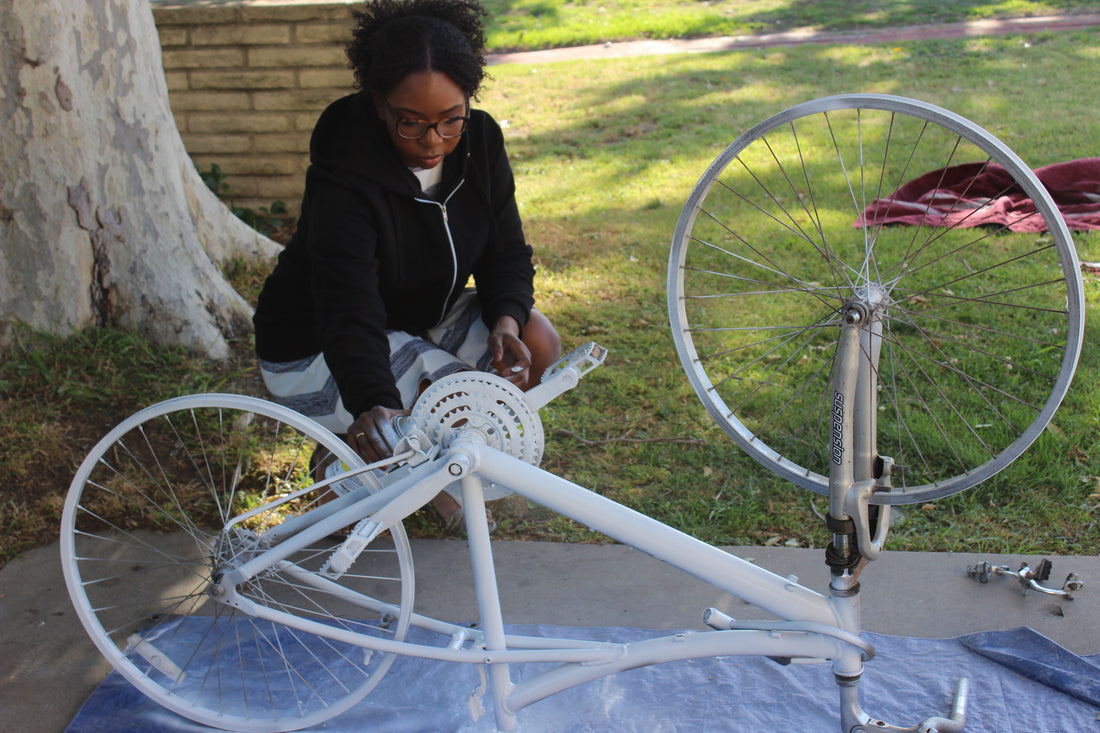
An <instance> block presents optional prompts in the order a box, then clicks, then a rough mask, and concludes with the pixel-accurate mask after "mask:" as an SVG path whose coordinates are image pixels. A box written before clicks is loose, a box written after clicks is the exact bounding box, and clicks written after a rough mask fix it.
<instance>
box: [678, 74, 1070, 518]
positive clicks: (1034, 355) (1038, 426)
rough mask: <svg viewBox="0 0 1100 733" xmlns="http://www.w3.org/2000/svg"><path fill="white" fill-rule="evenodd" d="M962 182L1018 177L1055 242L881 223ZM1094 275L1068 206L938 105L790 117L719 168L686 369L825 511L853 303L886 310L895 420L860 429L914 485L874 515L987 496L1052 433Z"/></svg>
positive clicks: (888, 380) (738, 436) (692, 259)
mask: <svg viewBox="0 0 1100 733" xmlns="http://www.w3.org/2000/svg"><path fill="white" fill-rule="evenodd" d="M963 163H973V164H975V167H974V173H976V174H981V173H983V172H985V171H988V170H989V167H990V165H991V164H997V165H999V166H1001V167H1002V168H1003V171H1004V173H1003V174H1002V176H1001V184H999V185H1000V186H1001V190H1004V191H1005V192H1008V189H1010V188H1012V187H1015V188H1017V189H1018V190H1021V191H1023V192H1024V193H1026V194H1027V196H1029V197H1030V198H1031V199H1032V200H1033V202H1034V205H1035V207H1036V209H1037V211H1036V213H1034V214H1033V215H1032V217H1031V219H1032V221H1041V222H1042V227H1036V228H1042V229H1044V230H1045V231H1044V232H1043V233H1015V232H1012V231H1009V230H1008V229H1007V228H1004V227H990V226H984V227H976V228H969V227H967V226H965V224H966V221H965V218H966V216H965V215H959V212H958V211H955V212H952V214H953V215H955V216H954V218H955V219H963V221H959V222H956V224H955V225H949V226H929V225H928V223H927V221H926V220H922V217H920V216H917V217H916V218H915V220H914V221H913V222H912V223H914V224H915V226H883V225H882V224H881V223H879V222H880V218H879V217H883V218H885V214H887V213H889V212H890V209H891V207H893V206H895V204H892V203H890V202H888V201H887V199H888V197H889V195H890V193H891V192H892V191H894V190H895V189H896V188H898V187H899V186H901V185H902V184H903V183H905V182H907V181H909V180H911V179H913V178H916V177H917V176H918V175H920V174H923V173H926V172H928V171H933V170H937V169H940V168H946V167H949V166H956V165H959V164H963ZM934 190H938V189H936V188H934ZM970 193H971V197H973V196H974V195H975V194H974V193H973V192H970ZM990 195H991V196H996V195H997V192H996V191H994V192H992V193H991V194H990ZM876 201H877V202H878V203H879V204H880V206H879V209H878V213H877V214H875V215H874V216H869V217H864V212H865V210H868V207H870V206H871V205H872V202H876ZM1078 268H1079V265H1078V262H1077V256H1076V253H1075V251H1074V248H1073V241H1072V239H1071V237H1070V234H1069V232H1068V230H1067V228H1066V226H1065V222H1064V221H1063V220H1062V217H1061V215H1060V214H1059V212H1058V210H1057V208H1056V206H1055V205H1054V203H1053V202H1052V201H1051V198H1050V196H1049V194H1048V193H1047V191H1046V190H1045V189H1044V188H1043V186H1042V184H1040V183H1039V182H1038V180H1037V179H1036V177H1035V175H1034V174H1033V173H1032V172H1031V170H1030V169H1028V168H1027V167H1026V166H1025V165H1024V164H1023V163H1022V162H1021V161H1020V159H1019V158H1018V157H1017V156H1016V155H1015V154H1014V153H1013V152H1012V151H1011V150H1009V149H1008V148H1007V147H1006V146H1005V145H1004V144H1003V143H1001V142H1000V141H999V140H997V139H996V138H995V137H993V136H992V135H990V134H989V133H988V132H986V131H985V130H982V129H981V128H979V127H978V126H976V125H974V124H973V123H971V122H969V121H967V120H965V119H963V118H961V117H959V116H958V115H955V114H953V113H951V112H948V111H946V110H943V109H940V108H938V107H934V106H932V105H929V104H925V103H923V102H918V101H915V100H910V99H904V98H899V97H890V96H884V95H866V94H864V95H844V96H839V97H829V98H825V99H818V100H814V101H811V102H807V103H805V104H800V105H797V106H795V107H792V108H791V109H788V110H786V111H785V112H782V113H780V114H777V115H775V116H774V117H772V118H770V119H768V120H766V121H764V122H762V123H761V124H759V125H757V126H756V127H754V128H752V129H751V130H749V131H748V132H746V133H745V134H743V135H741V136H740V137H739V138H737V139H736V140H735V141H734V142H733V143H732V144H731V145H730V146H729V147H728V148H727V149H726V150H725V151H724V152H723V153H722V154H721V155H720V156H719V157H718V158H717V159H716V160H715V161H714V163H713V164H711V166H710V167H709V168H708V169H707V170H706V172H705V173H704V175H703V176H702V178H701V179H700V181H699V183H698V184H697V185H696V187H695V189H694V190H693V192H692V193H691V196H690V197H689V199H688V201H687V204H686V205H685V207H684V209H683V212H682V214H681V216H680V219H679V222H678V224H677V227H676V232H675V235H674V238H673V243H672V251H671V256H670V261H669V272H668V306H669V314H670V319H671V322H672V331H673V338H674V340H675V342H676V348H677V351H678V354H679V357H680V360H681V363H682V364H683V366H684V369H685V371H686V372H687V375H688V378H689V379H690V380H691V383H692V385H693V387H694V388H695V391H696V394H697V395H698V396H699V398H700V399H701V400H702V402H703V404H704V405H705V406H706V408H707V410H708V411H709V412H710V414H711V415H712V416H713V417H714V419H715V420H717V422H718V424H719V425H720V426H721V427H722V428H723V430H725V431H726V433H727V434H729V435H730V436H731V437H732V438H733V439H734V441H736V442H737V443H738V444H739V445H740V446H741V447H742V448H743V449H745V450H746V451H747V452H748V453H749V454H750V455H752V456H753V458H755V459H756V460H758V461H759V462H760V463H762V464H763V465H765V466H766V467H768V468H769V469H770V470H772V471H774V472H776V473H777V474H779V475H780V476H782V477H783V478H785V479H787V480H789V481H792V482H794V483H795V484H798V485H799V486H802V487H805V488H809V489H812V490H814V491H817V492H820V493H823V494H825V493H828V465H829V459H828V457H829V455H830V450H829V448H830V446H829V439H830V426H829V422H830V421H829V413H830V408H831V405H830V404H828V401H827V400H826V395H827V394H828V383H829V379H830V371H831V365H832V357H833V355H834V352H835V350H836V346H837V341H838V338H839V334H840V329H839V328H838V325H839V322H840V317H841V314H842V312H843V310H844V307H845V305H846V304H847V303H851V302H854V301H860V302H867V301H868V300H872V301H874V302H875V304H876V307H878V306H881V308H880V309H879V311H878V312H879V313H880V314H881V325H882V337H881V356H880V357H879V359H878V362H877V371H875V373H874V375H873V379H872V380H869V381H868V384H869V385H873V389H874V390H875V393H874V395H873V398H874V399H875V400H877V405H878V408H877V410H875V411H874V412H875V414H874V417H873V418H872V419H869V420H868V422H870V423H871V424H870V426H869V428H868V426H860V425H857V426H856V429H857V430H859V429H860V428H861V427H863V428H868V429H869V430H871V431H872V432H873V435H874V438H873V439H874V440H875V441H876V442H877V454H878V455H880V456H888V457H890V458H893V459H894V460H895V461H896V463H897V465H898V466H902V467H904V468H903V469H901V470H898V471H896V472H895V474H894V475H893V478H892V480H893V485H894V487H893V489H892V490H891V491H889V492H880V493H876V494H875V495H874V497H873V499H872V501H873V502H875V503H882V504H907V503H914V502H923V501H927V500H930V499H935V498H938V497H942V496H947V495H949V494H953V493H956V492H958V491H962V490H964V489H966V488H969V487H971V486H974V485H975V484H977V483H979V482H981V481H983V480H985V479H986V478H988V477H990V476H992V475H993V474H994V473H996V472H997V471H999V470H1001V469H1002V468H1004V467H1005V466H1006V465H1008V464H1009V463H1010V462H1012V461H1013V460H1014V459H1015V458H1016V457H1017V456H1019V455H1020V453H1022V452H1023V451H1024V450H1025V449H1026V448H1027V447H1028V446H1029V445H1030V444H1031V443H1032V441H1034V440H1035V438H1036V437H1038V435H1039V434H1040V433H1041V432H1042V431H1043V429H1044V428H1045V427H1046V425H1047V424H1048V423H1049V421H1050V419H1051V417H1052V416H1053V414H1054V411H1055V409H1057V407H1058V405H1059V403H1060V402H1061V400H1062V397H1063V396H1064V395H1065V392H1066V390H1067V389H1068V387H1069V383H1070V380H1071V378H1072V375H1073V372H1074V370H1075V368H1076V364H1077V358H1078V354H1079V353H1080V348H1081V340H1082V336H1083V330H1084V320H1083V309H1082V300H1083V293H1082V285H1081V276H1080V272H1079V269H1078ZM867 343H873V341H870V342H867ZM875 422H877V426H876V425H875Z"/></svg>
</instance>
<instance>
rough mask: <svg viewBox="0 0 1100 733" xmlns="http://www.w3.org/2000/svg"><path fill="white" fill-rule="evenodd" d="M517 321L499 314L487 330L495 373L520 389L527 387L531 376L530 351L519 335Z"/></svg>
mask: <svg viewBox="0 0 1100 733" xmlns="http://www.w3.org/2000/svg"><path fill="white" fill-rule="evenodd" d="M519 333H520V329H519V323H518V322H517V321H516V319H515V318H513V317H512V316H501V317H500V318H498V319H497V322H496V323H495V324H493V330H492V331H490V332H489V352H490V353H491V354H492V355H493V359H492V366H493V369H495V370H496V372H497V374H499V375H500V376H502V377H504V378H505V379H507V380H508V381H509V382H511V383H512V384H514V385H516V386H517V387H519V388H520V389H526V388H527V382H528V380H529V379H530V377H531V352H530V351H529V350H528V349H527V346H526V345H525V344H524V343H523V340H522V339H520V336H519Z"/></svg>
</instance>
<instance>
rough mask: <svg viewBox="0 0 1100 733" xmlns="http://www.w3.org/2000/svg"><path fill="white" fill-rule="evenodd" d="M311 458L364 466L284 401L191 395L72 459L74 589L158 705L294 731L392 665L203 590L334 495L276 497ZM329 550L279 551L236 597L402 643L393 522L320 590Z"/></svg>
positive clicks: (407, 611)
mask: <svg viewBox="0 0 1100 733" xmlns="http://www.w3.org/2000/svg"><path fill="white" fill-rule="evenodd" d="M314 452H317V453H318V454H319V455H325V456H327V455H329V453H330V452H331V453H334V454H335V455H336V456H337V457H338V458H339V459H340V460H342V461H343V462H344V463H345V464H346V465H348V466H352V467H353V466H361V465H362V462H361V461H360V459H359V458H358V457H357V456H356V454H355V453H354V452H353V451H352V450H351V449H350V448H349V447H348V446H347V445H346V444H344V442H343V441H342V440H340V439H339V438H338V437H337V436H335V435H334V434H332V433H331V432H329V431H327V430H325V429H324V428H322V427H321V426H319V425H317V424H316V423H314V422H313V421H311V420H309V419H307V418H304V417H303V416H301V415H299V414H298V413H295V412H293V411H291V410H288V409H286V408H283V407H281V406H279V405H276V404H273V403H270V402H266V401H264V400H259V399H255V398H251V397H242V396H237V395H193V396H189V397H181V398H178V399H174V400H168V401H167V402H163V403H160V404H158V405H154V406H153V407H150V408H148V409H146V410H143V411H141V412H139V413H137V414H135V415H133V416H131V417H130V418H128V419H127V420H125V421H124V422H123V423H121V424H120V425H119V426H118V427H117V428H115V429H114V430H113V431H111V433H110V434H108V435H107V436H106V437H105V438H104V439H103V440H102V441H100V443H99V444H98V445H97V446H96V447H95V448H94V449H93V450H92V452H91V453H90V454H89V456H88V457H87V458H86V459H85V461H84V463H83V464H82V465H81V467H80V469H79V470H78V472H77V474H76V477H75V478H74V480H73V483H72V486H71V488H70V490H69V496H68V499H67V502H66V506H65V511H64V515H63V518H62V526H61V550H62V565H63V568H64V572H65V581H66V584H67V585H68V588H69V594H70V596H71V597H72V600H73V604H74V606H75V607H76V610H77V613H78V614H79V616H80V619H81V621H82V623H83V624H84V627H85V629H86V630H87V631H88V633H89V635H90V636H91V638H92V640H93V641H94V642H95V644H96V645H97V646H98V647H99V649H100V651H101V652H103V654H104V655H105V656H106V657H107V658H108V659H109V660H110V661H111V663H112V664H113V665H114V666H115V668H116V669H118V670H119V672H121V673H122V674H123V675H124V676H125V677H126V678H127V679H128V680H129V681H130V682H132V683H133V684H134V685H135V686H136V687H138V688H139V689H140V690H141V691H142V692H144V693H145V694H146V695H148V696H150V697H151V698H153V699H154V700H156V701H157V702H158V703H160V704H162V705H164V706H165V707H167V708H169V709H171V710H174V711H175V712H177V713H179V714H181V715H183V716H186V717H188V718H191V719H193V720H196V721H199V722H201V723H204V724H207V725H212V726H216V727H220V728H227V729H232V730H242V731H283V730H294V729H298V728H302V727H306V726H310V725H315V724H317V723H320V722H321V721H323V720H326V719H328V718H330V717H332V716H334V715H337V714H339V713H340V712H342V711H344V710H346V709H347V708H348V707H350V706H351V705H352V704H354V703H355V702H356V701H358V700H359V699H360V698H362V697H363V696H364V695H366V694H367V693H368V692H370V690H371V689H373V688H374V686H375V685H377V683H378V681H379V680H380V679H381V677H382V675H383V674H385V672H386V670H387V669H388V668H389V666H390V664H391V663H392V662H393V655H387V654H379V653H371V652H370V651H369V650H366V649H363V648H362V647H360V646H356V645H353V644H349V643H342V642H336V641H333V640H331V639H329V638H327V637H324V636H321V635H317V634H311V633H306V632H303V631H300V630H298V629H296V628H292V627H291V626H289V625H282V624H279V623H273V622H270V621H262V620H259V619H257V618H254V617H252V616H249V615H247V614H245V613H242V612H240V611H238V610H237V609H235V608H232V607H230V606H228V605H225V604H223V603H218V602H215V600H214V599H213V598H211V596H210V595H209V589H210V587H211V581H212V578H213V577H214V576H215V575H216V574H217V573H218V572H220V571H221V570H222V569H224V568H226V567H228V566H231V565H235V564H239V563H240V562H241V561H243V560H246V559H247V558H248V557H250V556H252V555H253V554H255V553H256V552H257V551H258V549H261V548H263V547H264V546H265V544H267V540H268V539H270V537H271V536H272V535H270V534H268V533H270V532H272V530H274V529H276V528H279V527H285V526H286V525H285V524H284V523H286V522H288V521H290V520H293V519H294V518H296V517H299V516H301V515H302V514H303V513H305V512H307V511H309V510H310V509H312V508H315V507H317V506H318V505H319V502H323V501H325V500H326V499H327V498H331V497H319V496H318V494H319V493H324V492H325V490H324V489H321V490H317V491H306V492H305V493H304V494H302V495H301V496H299V497H297V498H295V499H294V500H292V501H289V502H287V503H282V504H277V501H278V499H279V497H285V496H287V495H289V494H291V493H293V492H295V491H298V490H301V489H305V488H308V487H309V486H310V485H311V484H312V480H311V478H310V473H311V472H310V458H311V456H312V455H313V454H314ZM264 507H266V509H265V508H264ZM250 510H255V511H253V513H252V514H250V515H249V516H250V518H248V519H246V520H244V521H241V522H238V523H237V524H235V525H233V526H232V527H230V528H229V529H227V525H228V524H229V523H230V520H231V519H232V518H233V517H237V516H239V515H241V514H243V513H244V512H247V511H250ZM339 543H340V539H339V538H328V539H325V540H323V541H320V542H318V543H316V544H315V545H314V546H311V547H308V548H306V549H305V550H304V551H301V552H298V553H296V554H294V555H292V556H290V557H288V558H287V560H286V561H285V562H283V563H281V564H279V565H278V566H276V567H273V568H271V569H269V570H267V571H265V572H262V573H260V574H259V575H257V576H256V577H255V578H253V579H252V580H251V581H249V582H248V583H245V584H242V585H241V586H240V588H239V592H240V595H241V596H242V597H243V598H245V599H246V600H247V601H250V602H252V603H255V604H259V605H261V606H264V607H266V608H268V609H271V610H274V611H280V612H285V613H289V614H291V615H293V616H296V617H298V618H301V619H303V620H307V621H312V622H320V623H322V624H325V625H326V626H331V627H334V628H337V629H341V630H344V631H348V632H354V633H356V634H363V635H367V636H373V637H379V638H384V639H394V640H401V639H403V638H404V636H405V633H406V631H407V629H408V625H409V619H410V616H411V611H412V592H413V586H412V559H411V554H410V551H409V544H408V540H407V538H406V536H405V533H404V530H403V528H402V527H401V525H400V524H398V525H396V526H394V527H392V528H391V529H390V531H389V532H388V533H387V534H386V535H384V536H382V537H381V538H379V539H378V540H376V541H375V542H374V543H372V545H370V546H369V547H368V549H367V551H366V552H364V553H363V554H362V555H360V556H359V559H358V560H357V562H356V563H355V564H354V565H353V566H352V567H351V569H350V570H349V572H347V573H346V574H344V575H343V576H342V577H341V578H340V579H339V580H337V581H328V580H327V579H324V578H322V577H321V576H319V575H318V574H317V573H316V571H317V570H318V569H319V568H320V566H321V565H322V563H323V562H324V561H325V560H326V559H327V558H328V556H329V555H330V554H331V552H332V551H333V550H334V549H335V548H336V547H337V546H338V545H339Z"/></svg>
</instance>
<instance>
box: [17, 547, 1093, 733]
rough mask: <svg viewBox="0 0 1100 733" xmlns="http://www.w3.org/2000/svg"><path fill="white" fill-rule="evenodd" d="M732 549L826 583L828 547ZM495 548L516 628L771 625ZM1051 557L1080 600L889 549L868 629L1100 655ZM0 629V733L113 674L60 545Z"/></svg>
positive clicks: (750, 614)
mask: <svg viewBox="0 0 1100 733" xmlns="http://www.w3.org/2000/svg"><path fill="white" fill-rule="evenodd" d="M731 551H733V552H735V553H736V554H738V555H739V556H741V557H743V558H746V559H752V560H753V561H755V562H756V563H757V564H759V565H761V566H762V567H765V568H767V569H768V570H771V571H772V572H775V573H777V574H779V575H781V576H784V577H788V576H790V575H795V576H798V578H799V579H800V582H801V583H803V584H804V585H806V586H808V587H810V588H813V589H814V590H818V591H821V592H824V591H825V589H826V586H827V579H828V574H827V570H826V567H825V564H824V559H823V551H822V550H807V549H797V548H772V547H744V548H734V549H733V550H731ZM494 554H495V557H496V563H497V574H498V579H499V583H500V587H501V597H502V603H503V609H504V614H505V621H506V622H508V623H517V624H518V623H523V624H529V623H545V624H554V625H563V626H619V627H634V628H675V629H680V628H688V629H702V628H703V626H702V621H701V618H702V612H703V610H704V609H706V608H708V607H710V606H714V607H716V608H718V609H719V610H722V611H724V612H725V613H727V614H729V615H730V616H733V617H735V618H741V619H761V618H768V615H767V614H766V613H764V612H761V611H759V610H758V609H755V608H754V607H752V606H749V605H747V604H746V603H744V602H742V601H740V600H738V599H736V598H734V597H732V596H729V595H727V594H724V593H721V592H719V591H717V590H715V589H714V588H712V587H711V586H709V585H706V584H704V583H702V582H700V581H697V580H695V579H694V578H691V577H690V576H687V575H686V574H684V573H682V572H680V571H678V570H675V569H672V568H670V567H668V566H667V565H664V564H662V563H659V562H658V561H656V560H653V559H652V558H650V557H648V556H646V555H644V554H642V553H640V552H637V551H635V550H632V549H630V548H628V547H624V546H622V545H571V544H552V543H541V542H498V543H494ZM413 559H414V564H415V567H416V597H417V603H416V610H417V611H418V612H420V613H424V614H427V615H429V616H436V617H439V618H444V619H446V620H451V621H461V622H466V621H476V620H477V612H476V605H475V601H474V598H473V595H472V591H471V588H472V577H471V572H470V567H469V561H468V555H467V552H466V543H465V542H463V541H458V540H442V541H441V540H435V541H430V540H419V541H414V542H413ZM1051 559H1052V560H1053V563H1054V569H1053V573H1052V575H1051V583H1050V584H1051V585H1056V586H1060V585H1061V582H1062V580H1064V579H1065V577H1066V575H1067V574H1068V573H1070V572H1073V573H1076V574H1077V575H1078V577H1079V579H1080V580H1081V581H1083V582H1084V583H1085V588H1084V589H1083V590H1082V591H1080V592H1079V593H1078V594H1077V595H1076V596H1075V597H1074V599H1073V600H1065V599H1061V598H1056V597H1053V596H1046V595H1042V594H1039V593H1036V592H1034V591H1032V592H1029V593H1027V594H1024V593H1023V592H1022V590H1021V588H1020V586H1019V584H1018V583H1017V582H1016V580H1015V579H1014V578H1009V577H1000V578H994V579H993V580H992V581H991V582H989V583H987V584H984V585H983V584H981V583H978V582H977V581H975V580H973V579H972V578H970V577H969V576H968V575H967V572H966V571H967V568H968V567H969V566H970V565H973V564H975V563H977V562H978V561H980V560H988V561H990V562H992V563H994V564H995V565H1007V566H1008V567H1010V568H1011V569H1012V570H1016V569H1018V568H1019V566H1020V564H1021V563H1022V562H1024V561H1027V562H1028V563H1030V565H1031V567H1034V566H1035V563H1036V562H1037V561H1038V560H1039V558H1037V557H1023V556H995V555H993V556H991V555H976V554H973V555H972V554H947V553H912V552H887V553H885V555H884V557H883V558H882V559H880V560H878V561H876V562H874V563H872V564H871V566H870V567H868V568H867V570H866V571H865V572H864V574H863V577H862V585H863V626H864V628H865V629H866V630H867V631H872V632H878V633H883V634H890V635H896V636H906V637H922V638H947V637H954V636H958V635H961V634H965V633H970V632H975V631H985V630H992V629H1009V628H1015V627H1019V626H1028V627H1031V628H1033V629H1035V630H1036V631H1038V632H1039V633H1041V634H1043V635H1044V636H1047V637H1048V638H1050V639H1052V640H1054V641H1056V642H1057V643H1059V644H1061V645H1062V646H1064V647H1066V648H1068V649H1070V650H1071V651H1074V652H1076V653H1078V654H1082V655H1091V654H1097V653H1100V557H1052V558H1051ZM0 634H2V636H0V730H3V731H17V730H32V729H33V730H34V731H36V733H61V731H64V729H65V727H66V725H67V724H68V722H69V721H70V720H71V719H72V718H73V716H74V715H75V714H76V711H77V710H78V709H79V707H80V705H81V704H82V703H83V702H84V700H85V699H86V698H87V697H88V695H89V694H91V692H92V690H93V689H95V687H96V686H97V685H98V684H99V683H100V682H101V681H102V679H103V678H104V677H105V676H106V674H107V673H108V672H109V671H110V669H109V666H108V665H107V663H106V662H105V661H104V660H103V659H102V657H101V656H100V655H99V653H98V651H97V650H96V649H95V647H94V646H93V645H92V643H91V641H90V640H89V639H88V637H87V636H86V635H85V633H84V630H83V628H82V627H81V626H80V622H79V621H78V620H77V618H76V614H75V612H74V611H73V610H72V606H71V604H70V603H69V598H68V594H67V592H66V589H65V584H64V580H63V579H62V574H61V567H60V559H59V556H58V551H57V546H56V545H51V546H49V547H43V548H39V549H36V550H33V551H31V552H28V553H26V554H25V555H24V556H22V557H20V558H18V559H16V560H14V561H12V562H11V563H9V564H8V565H7V566H6V567H5V568H3V569H2V570H0ZM872 664H873V662H872ZM30 721H33V724H32V723H31V722H30Z"/></svg>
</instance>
